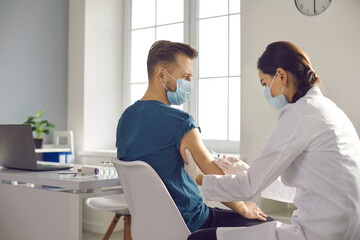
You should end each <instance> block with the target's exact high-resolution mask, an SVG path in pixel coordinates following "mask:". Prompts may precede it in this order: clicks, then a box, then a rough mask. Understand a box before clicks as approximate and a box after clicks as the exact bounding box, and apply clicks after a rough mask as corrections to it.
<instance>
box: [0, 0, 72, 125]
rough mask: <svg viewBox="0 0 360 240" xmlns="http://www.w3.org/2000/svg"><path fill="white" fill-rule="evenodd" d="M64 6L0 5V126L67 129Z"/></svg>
mask: <svg viewBox="0 0 360 240" xmlns="http://www.w3.org/2000/svg"><path fill="white" fill-rule="evenodd" d="M67 37H68V0H32V1H28V0H16V1H14V0H0V123H22V122H24V121H25V120H26V117H27V116H29V115H35V114H36V112H37V111H38V110H40V109H42V110H44V111H45V116H44V118H43V119H47V120H49V121H50V122H52V123H54V124H55V125H56V126H57V129H59V130H61V129H67V49H68V41H67Z"/></svg>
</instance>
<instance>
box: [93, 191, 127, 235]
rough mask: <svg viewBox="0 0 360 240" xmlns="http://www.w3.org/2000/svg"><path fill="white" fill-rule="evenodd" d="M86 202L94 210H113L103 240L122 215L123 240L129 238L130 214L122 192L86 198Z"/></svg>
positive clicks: (110, 232)
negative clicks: (111, 218) (112, 216)
mask: <svg viewBox="0 0 360 240" xmlns="http://www.w3.org/2000/svg"><path fill="white" fill-rule="evenodd" d="M86 204H87V205H88V206H89V207H91V208H93V209H96V210H102V211H110V212H115V216H114V218H113V220H112V221H111V223H110V225H109V227H108V229H107V231H106V233H105V235H104V237H103V240H107V239H109V238H110V236H111V234H112V232H113V231H114V228H115V227H116V224H117V223H118V221H119V219H120V217H121V216H124V240H131V233H130V228H131V216H130V213H129V208H128V204H127V202H126V199H125V196H124V194H115V195H110V196H105V197H93V198H88V199H87V200H86Z"/></svg>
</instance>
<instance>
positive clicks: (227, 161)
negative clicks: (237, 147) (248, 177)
mask: <svg viewBox="0 0 360 240" xmlns="http://www.w3.org/2000/svg"><path fill="white" fill-rule="evenodd" d="M214 163H215V164H216V165H217V166H218V167H219V168H220V169H221V170H222V171H223V172H224V173H225V174H230V175H231V174H234V175H236V174H239V173H241V172H243V171H247V170H248V169H249V165H247V163H246V162H244V161H242V160H240V159H239V158H237V157H235V156H232V155H222V157H221V158H219V159H215V160H214Z"/></svg>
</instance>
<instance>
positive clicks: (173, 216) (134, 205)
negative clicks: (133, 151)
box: [112, 159, 190, 240]
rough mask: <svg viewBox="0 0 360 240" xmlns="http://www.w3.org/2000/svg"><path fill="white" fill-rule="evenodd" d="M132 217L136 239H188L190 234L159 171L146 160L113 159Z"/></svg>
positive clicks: (134, 237)
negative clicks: (127, 160) (126, 160)
mask: <svg viewBox="0 0 360 240" xmlns="http://www.w3.org/2000/svg"><path fill="white" fill-rule="evenodd" d="M112 162H113V163H114V166H115V167H116V170H117V172H118V175H119V178H120V183H121V186H122V188H123V191H124V193H125V196H126V199H127V202H128V206H129V210H130V214H131V235H132V238H133V239H134V240H170V239H171V240H185V239H187V237H188V236H189V235H190V231H189V229H188V227H187V226H186V224H185V222H184V219H183V218H182V216H181V214H180V212H179V210H178V208H177V207H176V205H175V203H174V201H173V200H172V198H171V196H170V194H169V192H168V190H167V188H166V187H165V185H164V183H163V181H162V180H161V178H160V177H159V175H158V174H157V173H156V172H155V170H154V169H153V168H152V167H151V166H150V165H149V164H147V163H145V162H143V161H131V162H125V161H121V160H118V159H113V160H112Z"/></svg>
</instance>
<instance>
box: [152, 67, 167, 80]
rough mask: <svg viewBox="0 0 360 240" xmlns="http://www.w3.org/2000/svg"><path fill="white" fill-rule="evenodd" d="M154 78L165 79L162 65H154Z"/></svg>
mask: <svg viewBox="0 0 360 240" xmlns="http://www.w3.org/2000/svg"><path fill="white" fill-rule="evenodd" d="M154 77H155V80H157V81H159V82H164V81H165V73H164V68H163V67H162V66H156V67H155V76H154Z"/></svg>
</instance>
